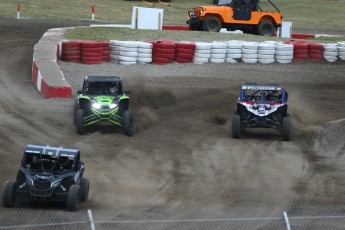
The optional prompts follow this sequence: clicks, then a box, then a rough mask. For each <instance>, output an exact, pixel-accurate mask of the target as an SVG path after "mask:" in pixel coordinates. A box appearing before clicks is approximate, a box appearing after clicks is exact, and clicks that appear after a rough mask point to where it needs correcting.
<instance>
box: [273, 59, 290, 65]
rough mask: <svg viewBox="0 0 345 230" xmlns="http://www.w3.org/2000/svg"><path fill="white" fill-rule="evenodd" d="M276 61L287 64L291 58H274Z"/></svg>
mask: <svg viewBox="0 0 345 230" xmlns="http://www.w3.org/2000/svg"><path fill="white" fill-rule="evenodd" d="M276 61H277V62H279V63H281V64H287V63H290V62H292V59H277V58H276Z"/></svg>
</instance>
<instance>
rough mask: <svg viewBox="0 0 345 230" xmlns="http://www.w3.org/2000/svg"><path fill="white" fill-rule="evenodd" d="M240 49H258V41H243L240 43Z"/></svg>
mask: <svg viewBox="0 0 345 230" xmlns="http://www.w3.org/2000/svg"><path fill="white" fill-rule="evenodd" d="M242 49H249V50H257V49H258V43H257V42H245V43H243V45H242Z"/></svg>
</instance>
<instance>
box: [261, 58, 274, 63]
mask: <svg viewBox="0 0 345 230" xmlns="http://www.w3.org/2000/svg"><path fill="white" fill-rule="evenodd" d="M258 61H259V62H260V63H262V64H271V63H274V61H275V60H274V58H264V59H261V58H258Z"/></svg>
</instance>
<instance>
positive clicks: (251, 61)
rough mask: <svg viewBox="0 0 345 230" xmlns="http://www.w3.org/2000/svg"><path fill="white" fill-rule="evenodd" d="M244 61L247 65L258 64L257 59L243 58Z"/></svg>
mask: <svg viewBox="0 0 345 230" xmlns="http://www.w3.org/2000/svg"><path fill="white" fill-rule="evenodd" d="M242 61H243V62H244V63H247V64H255V63H257V62H258V59H257V58H242Z"/></svg>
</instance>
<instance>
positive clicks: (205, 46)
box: [195, 42, 212, 50]
mask: <svg viewBox="0 0 345 230" xmlns="http://www.w3.org/2000/svg"><path fill="white" fill-rule="evenodd" d="M211 47H212V46H211V43H207V42H196V43H195V49H196V50H209V49H211Z"/></svg>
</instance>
